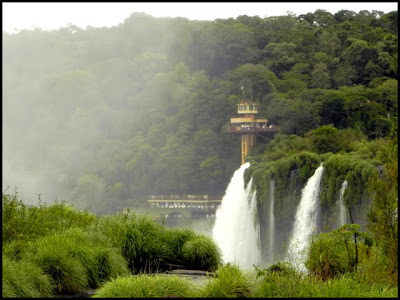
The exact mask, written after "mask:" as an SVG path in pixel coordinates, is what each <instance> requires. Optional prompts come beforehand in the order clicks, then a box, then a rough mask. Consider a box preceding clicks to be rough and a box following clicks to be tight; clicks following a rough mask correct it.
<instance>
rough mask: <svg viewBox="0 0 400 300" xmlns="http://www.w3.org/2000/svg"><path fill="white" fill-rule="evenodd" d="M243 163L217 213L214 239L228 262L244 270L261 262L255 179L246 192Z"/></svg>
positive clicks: (223, 258) (233, 177) (247, 165)
mask: <svg viewBox="0 0 400 300" xmlns="http://www.w3.org/2000/svg"><path fill="white" fill-rule="evenodd" d="M249 166H250V164H249V163H245V164H243V165H242V166H241V167H240V168H239V169H238V170H236V171H235V173H234V174H233V176H232V179H231V181H230V183H229V185H228V187H227V189H226V192H225V195H224V197H223V198H222V202H221V206H220V207H219V208H218V209H217V211H216V218H215V224H214V228H213V239H214V241H215V242H216V243H217V245H218V246H219V248H220V249H221V252H222V260H223V261H224V263H228V262H229V263H233V264H236V265H238V266H240V267H241V268H244V269H251V268H252V265H253V264H255V265H257V264H259V263H260V262H261V251H260V229H259V225H258V223H257V224H255V223H256V222H255V216H256V212H257V205H256V200H257V199H256V192H255V191H254V192H252V191H251V187H252V182H253V179H251V180H250V182H249V183H248V185H247V188H246V189H244V178H243V174H244V171H245V170H246V169H247V168H248V167H249Z"/></svg>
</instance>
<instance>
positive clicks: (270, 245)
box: [267, 179, 275, 264]
mask: <svg viewBox="0 0 400 300" xmlns="http://www.w3.org/2000/svg"><path fill="white" fill-rule="evenodd" d="M274 203H275V179H271V181H270V182H269V217H268V219H269V226H268V227H269V234H268V240H269V241H268V253H267V255H268V256H267V263H268V264H273V263H274V259H275V251H274V248H275V217H274Z"/></svg>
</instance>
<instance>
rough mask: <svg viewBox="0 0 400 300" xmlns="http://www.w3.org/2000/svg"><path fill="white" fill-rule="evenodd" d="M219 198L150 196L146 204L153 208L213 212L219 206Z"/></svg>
mask: <svg viewBox="0 0 400 300" xmlns="http://www.w3.org/2000/svg"><path fill="white" fill-rule="evenodd" d="M221 199H222V197H221V196H209V195H174V194H170V195H150V197H149V199H148V200H147V202H148V203H149V205H150V207H154V208H176V209H189V210H191V211H192V212H193V211H209V212H211V211H212V212H215V210H216V209H217V208H218V206H219V205H220V204H221V201H222V200H221Z"/></svg>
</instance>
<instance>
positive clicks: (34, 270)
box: [2, 255, 53, 298]
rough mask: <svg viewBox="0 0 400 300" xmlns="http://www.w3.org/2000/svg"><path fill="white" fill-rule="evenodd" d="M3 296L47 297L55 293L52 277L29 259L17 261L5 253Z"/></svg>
mask: <svg viewBox="0 0 400 300" xmlns="http://www.w3.org/2000/svg"><path fill="white" fill-rule="evenodd" d="M2 258H3V274H2V275H3V276H2V283H3V288H2V296H3V297H5V298H39V297H42V298H46V297H51V296H52V295H53V286H52V282H51V278H50V277H49V276H48V275H46V274H44V272H43V271H42V270H41V269H40V268H39V267H38V266H36V265H34V264H33V263H31V262H29V261H25V260H19V261H15V260H12V259H10V258H8V257H7V256H5V255H3V256H2Z"/></svg>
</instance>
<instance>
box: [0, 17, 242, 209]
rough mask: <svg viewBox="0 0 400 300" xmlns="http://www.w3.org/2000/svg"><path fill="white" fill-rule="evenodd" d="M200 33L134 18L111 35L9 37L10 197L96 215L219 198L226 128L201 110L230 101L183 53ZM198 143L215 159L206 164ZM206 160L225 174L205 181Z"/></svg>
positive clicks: (6, 152)
mask: <svg viewBox="0 0 400 300" xmlns="http://www.w3.org/2000/svg"><path fill="white" fill-rule="evenodd" d="M200 25H201V23H197V22H194V23H193V24H189V21H188V20H186V19H183V18H177V19H170V18H160V19H156V18H153V17H150V16H147V15H144V14H132V15H131V16H130V17H129V18H128V19H126V20H125V21H124V22H123V23H122V24H120V25H118V26H114V27H112V28H91V27H88V29H86V30H83V29H80V28H77V27H75V26H73V25H71V26H69V27H65V28H62V29H60V30H52V31H44V30H41V29H36V30H23V31H21V32H20V33H18V34H7V33H3V45H4V48H3V62H4V65H3V86H4V92H3V183H2V186H3V191H4V190H5V189H6V188H7V187H9V189H14V188H16V189H17V190H18V192H19V193H20V194H21V195H23V201H24V202H26V203H29V204H31V203H35V201H37V198H38V195H39V194H40V197H41V200H42V201H44V202H47V203H52V202H54V201H56V200H59V201H61V200H65V201H67V202H70V203H72V204H74V205H75V206H77V207H79V208H90V209H92V210H94V211H96V212H112V211H115V210H119V209H122V208H124V207H128V206H134V205H135V204H143V203H145V200H146V199H147V195H149V194H152V193H153V194H154V193H170V192H173V193H185V192H186V193H188V192H189V193H190V192H203V193H204V192H206V193H207V192H208V193H220V190H219V188H218V187H217V184H218V183H223V182H225V181H226V180H227V178H225V176H226V177H228V176H229V174H228V173H229V172H230V171H231V169H232V168H234V164H232V163H230V164H229V163H226V164H225V163H224V162H225V158H224V157H222V156H221V153H224V152H226V153H227V154H228V156H227V157H226V159H229V157H231V156H232V154H233V153H232V151H231V150H230V149H228V148H227V147H226V146H225V147H220V146H219V147H218V146H217V145H216V144H217V141H218V139H219V138H220V130H219V129H220V127H222V125H223V124H222V122H223V121H226V120H225V119H226V118H225V119H216V120H214V121H212V122H209V123H205V122H204V120H201V119H200V118H202V117H203V118H204V115H203V116H202V113H198V109H199V108H200V107H197V108H196V105H199V103H196V102H195V101H198V100H200V101H203V103H204V104H207V102H208V101H209V102H210V103H211V102H213V103H215V102H216V101H218V103H215V104H213V105H215V108H220V107H223V106H224V105H226V103H224V102H225V100H226V99H224V96H223V95H222V93H221V92H219V95H213V97H211V98H209V95H210V94H211V93H213V92H214V91H213V89H214V88H215V87H214V86H213V84H212V82H210V80H209V79H208V78H207V76H206V75H205V74H204V73H202V72H200V71H199V70H196V69H200V67H201V66H197V67H195V68H191V69H192V70H190V69H189V67H188V66H187V64H186V63H188V59H186V63H185V62H184V61H182V60H184V59H182V57H181V54H182V53H179V51H187V50H188V49H184V50H182V46H183V45H184V43H189V44H191V43H193V37H192V35H193V34H194V33H193V32H196V31H198V30H199V29H191V27H192V26H194V27H196V26H200ZM191 31H192V32H191ZM186 47H190V45H188V46H186ZM177 51H178V53H177ZM198 91H202V92H203V91H204V92H205V93H207V94H205V95H202V96H197V95H195V94H196V93H198ZM214 94H215V93H214ZM196 97H197V98H198V99H195V98H196ZM216 98H218V99H216ZM196 138H197V140H199V139H202V140H201V142H210V143H212V144H214V145H216V148H215V149H212V151H211V152H210V153H199V151H200V152H201V150H202V149H195V147H194V145H192V144H193V142H194V141H195V139H196ZM178 148H179V149H178ZM200 148H201V147H200ZM203 148H204V146H203ZM221 150H222V152H221ZM218 152H220V153H218ZM177 153H178V154H179V153H180V154H181V155H179V157H178V158H176V157H175V155H176V154H177ZM199 154H200V156H201V157H200V158H202V159H201V161H198V158H196V157H195V156H197V155H199ZM175 158H176V160H175ZM207 159H208V162H216V165H215V166H205V167H203V170H200V165H201V163H202V162H204V161H206V162H207ZM203 165H204V163H203ZM224 165H226V166H227V167H226V168H225V167H224ZM217 167H218V168H220V170H219V171H218V172H217V173H218V174H216V175H215V176H213V177H212V178H211V180H210V178H207V176H206V173H207V172H215V169H216V168H217ZM196 172H197V173H199V174H200V176H197V178H193V179H191V180H190V179H188V180H184V178H187V177H188V176H189V175H190V174H195V173H196ZM224 175H225V176H224ZM216 178H217V182H215V179H216ZM223 188H224V187H223V186H221V188H220V189H221V190H223ZM215 189H217V190H215Z"/></svg>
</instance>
